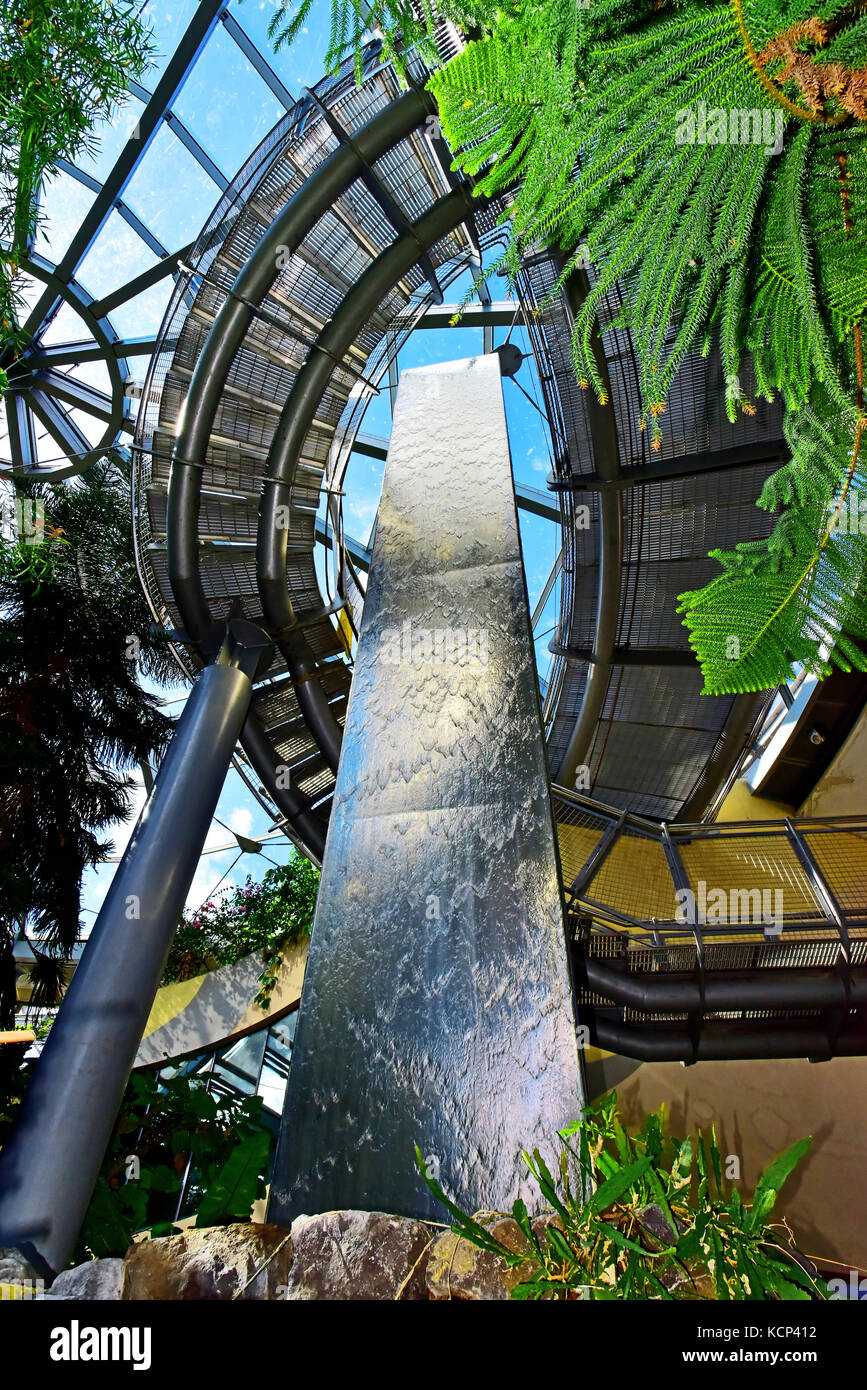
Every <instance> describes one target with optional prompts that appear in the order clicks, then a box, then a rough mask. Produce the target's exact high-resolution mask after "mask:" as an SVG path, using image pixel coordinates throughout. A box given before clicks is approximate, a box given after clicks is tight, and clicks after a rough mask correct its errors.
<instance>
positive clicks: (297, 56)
mask: <svg viewBox="0 0 867 1390" xmlns="http://www.w3.org/2000/svg"><path fill="white" fill-rule="evenodd" d="M277 8H278V6H277V0H232V2H231V4H230V6H229V10H230V13H231V14H232V15H234V17H235V19H237V21H238V23H239V24H240V25H241V27H242V28H243V29H245V30H246V32H247V33H248V34H249V36H250V38H251V39H252V40H253V42H254V43H255V44H256V47H257V48H258V49H259V51H260V52H261V53H262V54H263V55H264V57H265V58H267V60H268V62H269V63H270V65H271V67H272V68H273V69H274V71H275V72H276V74H277V76H278V77H279V78H280V81H281V82H282V83H283V84H284V86H286V87H288V88H289V91H290V92H291V93H292V95H293V96H294V97H297V96H300V95H301V88H302V87H312V86H313V85H314V83H316V82H318V81H319V79H320V77H323V76H324V74H325V50H326V48H327V47H328V41H327V35H328V27H329V23H330V15H331V0H313V5H312V7H311V9H310V14H309V16H308V19H307V23H306V24H305V26H304V28H303V30H302V32H301V33H300V34H299V35H298V37H297V39H296V40H295V42H294V43H293V44H292V47H291V48H285V47H284V48H281V50H280V52H279V53H275V52H274V46H273V44H272V42H271V40H270V39H269V38H268V25H269V24H270V23H271V20H272V19H273V17H274V15H275V13H276V11H277ZM290 13H291V10H290Z"/></svg>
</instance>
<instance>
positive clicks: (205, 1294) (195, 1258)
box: [123, 1222, 292, 1301]
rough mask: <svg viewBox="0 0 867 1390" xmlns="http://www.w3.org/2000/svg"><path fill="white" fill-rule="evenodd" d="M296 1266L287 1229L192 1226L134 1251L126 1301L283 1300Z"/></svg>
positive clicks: (127, 1273) (127, 1269)
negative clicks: (202, 1227)
mask: <svg viewBox="0 0 867 1390" xmlns="http://www.w3.org/2000/svg"><path fill="white" fill-rule="evenodd" d="M266 1261H267V1263H266ZM291 1264H292V1241H291V1239H289V1232H288V1231H287V1230H286V1228H285V1227H284V1226H274V1225H264V1224H257V1223H254V1222H249V1223H248V1222H243V1223H241V1222H238V1223H235V1224H233V1225H231V1226H210V1227H207V1228H204V1229H202V1230H198V1229H196V1228H195V1227H191V1228H190V1229H189V1230H187V1231H183V1232H182V1233H181V1234H180V1235H177V1236H162V1237H160V1238H159V1239H156V1240H143V1241H141V1242H140V1243H139V1244H137V1245H133V1246H132V1247H131V1249H130V1250H129V1251H128V1252H127V1256H126V1260H125V1261H124V1274H123V1297H124V1298H125V1299H148V1300H157V1299H180V1300H188V1299H222V1300H225V1301H228V1300H229V1299H232V1298H234V1297H235V1296H237V1297H238V1298H239V1299H244V1300H251V1299H252V1300H264V1299H277V1298H282V1297H283V1296H284V1289H285V1285H286V1282H287V1276H288V1274H289V1269H290V1266H291ZM263 1266H264V1267H263ZM253 1276H255V1277H253ZM248 1280H251V1282H250V1283H249V1284H248V1283H247V1281H248ZM244 1285H246V1287H243V1286H244Z"/></svg>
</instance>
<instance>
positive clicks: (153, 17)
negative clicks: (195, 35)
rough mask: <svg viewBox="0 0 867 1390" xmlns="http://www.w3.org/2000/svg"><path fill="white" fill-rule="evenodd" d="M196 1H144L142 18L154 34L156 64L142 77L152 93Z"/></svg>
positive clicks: (191, 15) (194, 7) (194, 8)
mask: <svg viewBox="0 0 867 1390" xmlns="http://www.w3.org/2000/svg"><path fill="white" fill-rule="evenodd" d="M196 3H197V0H145V3H144V5H143V6H142V17H143V18H144V19H145V20H146V21H149V22H150V24H151V26H152V28H153V34H154V40H155V42H156V48H157V52H156V54H155V58H156V62H155V64H154V66H153V67H152V68H150V69H149V70H148V71H147V72H146V73H145V75H144V85H145V86H146V87H148V88H150V90H151V91H153V88H154V87H155V86H156V84H157V82H158V81H159V79H160V77H161V76H162V74H163V72H164V71H165V69H166V67H167V65H168V62H169V59H170V58H171V56H172V54H173V53H174V51H175V49H176V48H177V46H178V44H179V42H180V40H181V39H182V38H183V36H184V31H185V29H186V27H187V25H188V24H189V22H190V20H191V19H192V17H193V15H194V14H195V12H196Z"/></svg>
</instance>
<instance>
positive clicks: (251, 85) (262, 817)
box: [37, 0, 559, 931]
mask: <svg viewBox="0 0 867 1390" xmlns="http://www.w3.org/2000/svg"><path fill="white" fill-rule="evenodd" d="M194 9H195V0H147V3H146V4H145V6H144V13H145V15H146V16H147V17H148V18H149V20H150V23H151V25H152V28H153V32H154V36H155V38H156V41H157V44H158V48H159V57H158V60H157V65H156V67H155V68H154V69H153V70H152V71H151V72H150V73H148V74H147V75H146V77H145V85H146V86H147V87H148V88H150V89H153V87H154V85H155V84H156V82H157V81H158V79H159V75H160V72H161V71H162V70H163V68H164V66H165V63H166V62H167V61H168V58H169V57H170V55H171V53H172V52H173V51H174V48H175V46H176V44H177V41H178V39H179V38H180V36H181V35H182V33H183V31H184V28H185V26H186V24H187V23H188V22H189V19H190V17H191V15H192V13H193V11H194ZM274 11H275V4H274V3H273V0H240V3H238V0H232V4H231V13H232V14H233V15H234V17H235V18H236V19H237V20H238V22H239V23H240V24H241V25H242V26H243V27H244V29H245V30H246V31H247V33H248V34H249V36H250V37H251V38H252V39H253V40H254V41H255V42H256V43H257V45H258V46H259V47H260V48H261V49H262V50H263V51H265V52H266V53H268V55H269V60H270V62H271V64H272V66H273V67H274V69H275V70H276V72H277V74H278V76H279V77H280V79H281V81H282V82H283V83H284V85H285V86H286V87H287V88H288V90H289V91H290V92H291V93H292V95H293V96H297V95H298V94H299V93H300V91H301V89H302V88H303V87H305V86H312V85H313V84H314V83H315V82H316V81H318V79H319V78H320V77H321V76H322V75H323V72H324V54H325V50H326V48H327V43H328V17H329V14H330V0H315V3H314V6H313V8H312V11H311V15H310V18H309V22H308V24H307V26H306V28H305V31H304V32H303V33H302V34H301V35H300V37H299V39H298V40H297V41H296V43H295V44H294V45H293V47H292V48H291V49H289V50H286V49H283V50H282V51H281V52H280V53H279V54H276V55H275V54H274V53H273V51H272V49H271V45H270V43H269V41H268V38H267V26H268V23H269V21H270V19H271V16H272V15H273V13H274ZM174 109H175V111H176V113H177V115H178V116H179V117H180V118H181V120H182V121H183V122H184V124H185V125H186V126H187V127H188V128H189V130H190V131H191V132H192V134H193V135H194V136H195V138H196V140H197V141H198V142H199V144H200V145H201V146H202V147H203V148H204V149H205V151H206V152H207V154H208V155H209V156H210V157H211V159H212V160H213V161H214V163H215V164H216V165H217V167H218V169H219V170H220V171H221V172H222V173H223V174H224V175H225V176H226V177H227V178H231V177H232V176H233V175H234V174H235V172H236V171H237V169H238V168H239V167H240V166H241V164H243V162H244V160H245V159H246V158H247V156H248V155H249V154H250V152H251V151H252V150H253V149H254V148H255V146H256V145H257V144H258V143H259V141H260V140H261V139H263V137H264V136H265V135H266V134H267V133H268V131H269V130H270V129H271V128H272V127H273V126H274V125H275V124H276V122H277V121H278V120H279V119H280V117H281V115H282V108H281V106H280V105H279V103H278V102H277V100H276V98H275V97H274V95H273V93H272V92H271V91H270V89H269V88H268V87H267V86H266V84H265V83H264V82H263V80H262V79H261V78H260V77H259V75H258V74H257V73H256V71H255V69H254V68H253V67H252V66H251V65H250V63H249V62H248V61H247V59H246V58H245V57H244V55H243V54H242V53H241V51H240V49H239V48H238V47H237V46H236V45H235V44H234V43H233V42H232V40H231V39H230V37H229V35H228V33H227V32H226V30H225V29H224V27H223V26H222V25H218V26H217V30H216V31H215V33H214V35H213V36H212V38H211V39H210V41H209V43H208V44H207V45H206V47H205V49H204V52H203V53H202V55H201V56H200V58H199V60H198V62H197V64H196V66H195V68H194V69H193V71H192V73H191V74H190V76H189V78H188V80H187V83H186V85H185V87H184V88H183V90H182V92H181V94H180V96H179V98H178V99H177V101H176V103H175V107H174ZM141 110H142V106H141V103H140V102H139V101H138V100H137V99H136V98H133V99H131V101H130V103H129V105H128V106H127V108H126V109H125V110H123V111H122V112H121V113H120V114H119V116H118V117H117V119H116V120H115V121H114V122H113V123H112V124H110V125H109V124H107V123H103V126H102V127H101V128H100V129H99V131H98V136H99V142H98V146H97V148H96V149H95V150H94V151H93V152H92V153H88V154H86V155H83V156H82V158H81V159H80V160H79V161H78V167H79V168H80V169H81V170H82V171H83V172H84V173H85V174H89V175H92V176H93V177H95V178H97V179H102V178H104V177H105V175H106V174H107V173H108V171H109V169H110V168H111V166H112V163H113V162H114V159H115V158H116V156H117V154H118V153H119V151H120V150H121V148H122V147H123V145H124V143H125V142H126V140H127V139H128V138H129V136H130V134H131V132H132V131H133V130H134V128H135V125H136V122H137V120H138V117H139V115H140V112H141ZM93 197H94V194H93V193H92V192H90V191H89V190H88V189H87V188H86V187H85V186H84V185H83V184H82V183H81V182H80V181H79V180H77V179H75V178H74V177H72V176H71V175H69V174H66V173H60V174H59V175H58V176H57V177H56V178H55V179H54V180H53V181H52V182H51V184H50V185H49V186H48V187H47V189H46V190H45V195H44V198H43V211H44V214H45V222H44V226H43V228H42V230H41V232H40V238H39V243H38V246H37V249H38V250H39V251H40V252H41V253H42V254H43V255H46V256H48V257H50V258H51V259H52V260H54V261H57V260H58V259H59V258H60V256H62V254H63V252H64V250H65V249H66V247H67V246H68V244H69V242H70V240H71V238H72V236H73V235H74V232H75V229H76V227H77V225H78V223H79V221H80V219H81V217H82V216H83V214H84V213H85V212H86V210H87V208H88V207H89V205H90V203H91V201H92V199H93ZM218 197H219V190H218V188H217V186H216V184H215V183H214V182H213V181H212V180H211V179H210V178H209V176H208V175H207V174H206V173H205V172H204V170H203V169H202V168H201V166H200V165H199V164H198V163H196V161H195V160H194V159H193V158H192V156H191V155H190V154H189V153H188V152H187V150H186V149H185V148H184V146H183V145H182V144H181V143H180V142H179V140H178V139H177V137H176V136H175V135H174V134H173V133H172V131H171V130H170V129H169V128H168V126H165V125H164V126H162V127H161V129H160V131H159V133H158V134H157V136H156V137H155V139H154V140H153V142H152V144H151V146H150V147H149V149H148V151H147V153H146V155H145V157H144V159H143V160H142V162H141V164H140V166H139V168H138V170H137V171H136V173H135V175H134V176H133V178H132V180H131V181H130V184H129V186H128V188H127V190H126V192H125V194H124V200H125V202H126V203H127V204H128V206H129V207H130V208H131V209H132V210H133V212H135V213H136V214H137V215H138V216H139V217H140V218H141V219H142V221H143V222H144V223H145V224H146V225H147V227H148V228H149V229H150V231H151V232H152V233H153V234H154V235H155V236H156V237H157V238H158V239H159V241H160V242H161V243H162V245H163V246H164V247H165V248H166V250H170V251H173V250H176V249H177V247H178V246H181V245H184V244H185V243H187V242H189V241H193V240H194V239H195V237H196V235H197V233H198V232H199V230H200V228H201V227H202V225H203V224H204V223H205V221H206V220H207V217H208V214H209V213H210V211H211V209H212V207H213V206H214V205H215V204H216V202H217V200H218ZM155 260H156V254H155V252H154V251H153V250H151V249H150V248H149V247H148V246H147V245H146V244H145V243H144V242H143V241H142V239H141V238H140V237H139V236H138V235H137V233H136V232H135V230H134V229H133V228H132V227H130V226H129V224H128V223H127V222H126V221H124V220H123V219H122V217H121V216H120V214H119V213H117V212H115V213H113V214H112V215H111V217H110V218H109V219H108V222H107V223H106V226H105V227H104V228H103V230H102V232H101V234H100V236H99V237H98V239H97V241H96V242H95V244H94V246H93V248H92V249H91V251H90V252H89V254H88V256H87V257H86V258H85V260H84V261H83V263H82V265H81V268H80V271H79V273H78V276H77V279H78V280H79V282H80V283H81V284H82V285H83V287H84V288H85V289H86V290H88V291H89V292H90V293H91V294H93V295H94V296H99V295H102V294H105V293H107V292H108V291H110V290H112V289H114V288H116V287H117V286H119V285H122V284H123V283H125V282H126V281H128V280H130V279H131V278H132V277H133V276H135V275H137V274H139V273H140V272H141V271H142V270H144V269H146V268H147V267H148V266H150V265H152V264H153V263H154V262H155ZM170 286H171V282H170V281H169V280H164V281H163V282H162V283H160V284H159V285H157V286H156V287H154V288H153V289H151V290H149V291H147V292H146V293H145V294H142V295H139V296H138V297H137V298H136V299H134V300H132V301H130V302H129V303H127V304H125V305H123V306H122V307H121V309H120V310H118V312H117V313H116V314H115V315H114V316H113V322H114V324H115V327H116V329H117V331H118V332H119V333H120V334H121V335H122V336H135V337H142V336H146V335H148V334H151V333H156V332H157V330H158V329H159V326H160V323H161V321H162V317H163V314H164V311H165V308H166V304H167V301H168V296H169V292H170ZM468 287H469V280H457V281H455V282H454V283H453V285H452V287H451V288H450V290H449V292H448V297H449V298H450V299H453V300H459V299H460V298H461V297H462V295H463V294H464V292H465V290H466V289H467V288H468ZM491 290H492V294H493V296H494V298H495V299H497V298H505V297H506V293H507V292H506V288H505V282H504V281H501V280H493V281H492V282H491ZM506 331H507V330H505V329H498V330H497V331H496V334H495V342H497V343H499V342H502V341H503V340H504V339H505V336H506ZM46 336H47V338H48V340H49V341H54V342H60V341H70V340H74V339H75V338H78V337H81V336H83V334H82V333H81V332H80V331H79V329H78V328H76V320H75V315H74V314H73V313H72V311H71V310H65V311H63V313H62V314H61V315H59V316H58V320H57V321H56V322H55V324H54V325H53V326H52V328H51V329H50V330H49V332H48V334H47V335H46ZM511 336H512V341H514V342H516V343H517V344H518V346H519V347H521V348H522V349H523V350H524V351H525V352H528V350H529V345H528V343H527V341H526V334H525V332H524V330H523V329H520V328H519V329H516V330H514V331H513V333H512V335H511ZM481 350H482V335H481V330H480V329H468V328H455V329H448V330H442V331H433V332H431V331H427V332H424V333H417V334H415V335H413V337H412V338H411V339H410V340H409V342H408V343H407V345H406V346H405V348H404V349H403V350H402V352H401V356H400V362H399V365H400V368H401V369H403V368H405V367H411V366H419V365H422V364H425V363H431V362H436V361H444V360H447V359H449V358H460V357H467V356H471V355H473V354H475V353H478V352H480V351H481ZM139 370H140V371H141V370H143V368H142V367H141V366H140V367H139ZM76 375H77V376H80V377H81V379H83V380H87V381H90V382H91V383H92V384H93V385H97V386H101V387H103V388H105V387H106V386H107V382H106V380H105V369H104V367H102V366H101V365H99V364H92V365H89V366H87V367H81V368H78V369H76ZM521 382H522V385H523V386H524V388H525V390H526V391H527V392H528V393H529V395H530V396H532V397H534V398H535V399H536V400H537V401H539V402H540V401H541V395H540V392H539V384H538V382H537V380H536V378H535V373H534V371H533V368H532V363H531V362H530V361H528V362H527V363H526V364H525V365H524V367H523V368H522V370H521ZM504 393H505V398H506V407H507V413H508V421H509V434H510V443H511V449H512V459H513V465H514V473H515V478H516V481H518V482H521V483H525V484H528V485H529V486H531V487H535V488H537V489H540V490H544V488H545V475H546V473H547V472H548V471H549V469H550V455H549V445H548V438H547V431H546V427H545V425H544V423H543V420H542V418H541V416H540V414H539V412H538V410H536V409H534V407H533V405H532V404H531V403H530V401H528V400H527V399H526V398H525V396H523V395H522V394H521V392H520V391H519V389H518V388H517V386H516V385H515V384H514V383H513V382H512V381H509V380H506V381H505V382H504ZM79 423H81V425H82V427H83V428H84V427H87V428H89V427H90V426H89V422H87V421H86V420H81V421H80V422H79ZM390 428H391V410H390V399H389V393H388V391H387V389H383V390H382V392H381V394H380V395H379V396H378V397H376V398H374V399H373V401H372V403H371V405H370V406H369V408H368V412H367V415H366V416H365V419H364V422H363V425H362V429H363V430H364V431H365V432H366V433H368V434H373V435H378V436H381V437H382V438H384V439H387V437H388V435H389V433H390ZM382 470H383V465H382V464H381V463H379V462H376V461H374V460H371V459H369V458H367V457H365V456H363V455H354V456H353V458H352V460H351V462H350V465H349V468H348V471H347V476H346V482H345V488H346V492H347V496H346V498H345V502H344V507H345V521H346V529H347V531H348V532H349V533H350V534H351V535H354V536H355V537H357V538H358V539H359V540H362V541H365V542H366V541H367V539H368V537H369V534H370V531H371V527H372V524H373V520H374V517H375V515H376V510H377V506H378V502H379V493H380V488H381V482H382ZM520 524H521V535H522V542H523V547H524V558H525V563H526V570H527V583H528V589H529V594H530V603H531V607H532V606H533V605H534V604H535V602H536V599H537V598H538V595H539V593H540V592H541V589H542V587H543V585H544V583H545V580H546V578H547V576H548V573H549V570H550V568H551V565H552V563H553V562H554V559H555V557H556V554H557V551H558V549H559V534H558V528H557V527H556V526H555V525H554V524H553V523H551V522H548V521H545V520H542V519H541V518H538V517H535V516H531V515H528V514H527V513H525V512H522V513H520ZM556 604H557V594H556V590H555V593H554V594H553V595H552V597H551V599H550V600H549V603H548V606H547V609H546V612H545V614H544V615H543V617H542V619H541V621H540V622H539V624H538V627H537V630H536V636H537V661H538V663H539V667H540V672H541V674H542V675H543V676H544V675H545V673H546V671H547V667H548V660H549V658H548V654H547V641H548V638H549V636H550V630H551V627H552V625H553V623H554V620H555V615H556ZM161 693H162V695H163V697H164V698H165V699H175V701H176V702H175V703H174V704H172V706H171V709H172V711H173V712H179V711H180V708H181V705H182V701H183V698H184V697H185V694H186V690H185V687H182V686H178V688H177V689H170V690H166V691H163V692H161ZM143 799H144V791H143V787H142V786H141V778H140V777H137V786H136V791H135V796H134V806H133V814H132V815H131V817H130V819H129V820H128V821H127V822H126V823H125V824H122V825H119V826H117V827H116V828H115V831H114V841H115V846H116V849H117V851H118V852H120V851H122V849H123V847H124V845H125V844H126V841H127V839H128V837H129V834H130V832H131V830H132V827H133V825H134V823H135V819H136V816H137V814H138V811H139V809H140V807H141V805H142V803H143ZM217 816H218V817H219V820H220V821H221V822H223V823H224V825H225V826H226V827H229V829H228V830H227V829H226V828H224V826H223V825H220V824H217V823H215V824H214V825H213V826H212V828H211V832H210V834H209V837H208V842H207V844H206V849H207V850H210V849H212V848H214V847H220V846H224V845H225V844H226V843H227V841H230V840H231V838H232V831H238V832H240V833H241V834H243V835H245V836H249V837H252V838H257V837H259V836H261V835H263V834H265V833H267V831H268V830H269V828H270V821H269V818H268V817H267V815H266V814H265V812H264V811H263V810H262V808H261V807H260V806H259V805H258V803H257V802H256V801H255V799H254V798H253V797H252V796H251V795H250V793H249V792H248V790H247V789H246V787H245V786H244V783H243V782H242V780H241V779H240V777H239V776H238V774H237V773H236V772H234V770H233V771H231V772H230V774H229V777H228V778H227V781H226V785H225V787H224V789H223V794H222V796H221V798H220V803H219V806H218V809H217ZM266 852H267V854H268V855H269V856H270V858H271V859H273V860H276V861H277V862H283V861H284V860H285V858H286V856H287V853H288V848H287V846H286V842H285V841H278V842H275V844H273V845H270V846H267V847H266ZM236 855H237V849H232V850H228V851H227V850H220V852H218V853H207V854H205V855H203V857H202V859H201V861H200V864H199V868H198V870H197V873H196V876H195V879H194V882H193V885H192V888H191V890H190V895H189V898H188V906H190V907H196V906H197V905H198V904H199V903H200V902H202V901H203V900H205V899H206V898H207V897H208V896H209V895H210V893H211V892H213V891H214V888H215V886H216V885H217V883H218V881H219V880H220V879H222V880H223V881H222V887H223V888H225V887H226V886H227V885H232V884H239V883H241V882H243V880H244V877H245V876H246V874H248V873H249V874H250V875H251V876H252V877H254V878H259V877H261V876H262V874H263V873H264V872H265V871H266V870H267V869H268V868H269V867H270V864H269V862H267V861H265V860H264V859H263V857H262V856H261V855H253V854H244V855H242V856H241V858H240V859H239V860H238V861H237V863H234V862H233V861H235V858H236ZM113 872H114V865H113V864H104V865H101V866H100V867H99V868H97V869H93V870H88V871H87V874H86V877H85V883H84V892H83V899H82V902H83V910H84V915H83V925H84V929H85V931H86V930H87V928H88V925H89V924H90V923H92V922H93V920H94V916H95V913H96V911H97V910H98V908H99V906H100V904H101V902H102V899H103V897H104V894H105V891H106V888H107V886H108V883H109V882H110V880H111V876H112V874H113Z"/></svg>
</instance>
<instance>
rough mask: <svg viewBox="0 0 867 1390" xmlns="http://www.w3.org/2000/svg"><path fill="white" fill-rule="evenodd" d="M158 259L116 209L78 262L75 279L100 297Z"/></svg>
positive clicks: (95, 295)
mask: <svg viewBox="0 0 867 1390" xmlns="http://www.w3.org/2000/svg"><path fill="white" fill-rule="evenodd" d="M157 259H158V258H157V257H156V256H155V255H154V253H153V251H151V250H150V248H149V247H148V246H146V245H145V243H144V242H143V241H142V239H141V237H140V236H139V234H138V232H136V231H134V230H133V228H132V227H131V226H130V225H129V223H128V222H125V221H124V219H123V218H122V217H121V215H120V213H119V212H117V211H115V212H112V213H110V214H109V216H108V219H107V221H106V223H105V226H104V227H103V229H102V231H101V232H100V234H99V236H98V237H97V238H96V241H95V242H94V243H93V246H92V247H91V248H90V250H89V252H88V253H87V255H86V256H85V258H84V260H83V261H82V262H81V265H80V267H79V269H78V272H77V275H76V279H77V280H78V281H79V283H80V284H81V285H83V286H84V288H85V289H86V290H87V291H88V293H90V294H92V295H93V296H94V298H101V297H102V295H105V294H109V293H111V291H112V290H116V289H118V287H119V286H120V285H125V284H126V283H127V281H128V280H132V279H133V277H134V276H136V275H140V274H141V273H142V271H143V270H148V269H150V267H151V266H152V265H154V264H155V263H156V261H157Z"/></svg>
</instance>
